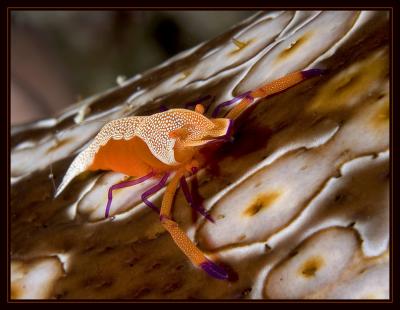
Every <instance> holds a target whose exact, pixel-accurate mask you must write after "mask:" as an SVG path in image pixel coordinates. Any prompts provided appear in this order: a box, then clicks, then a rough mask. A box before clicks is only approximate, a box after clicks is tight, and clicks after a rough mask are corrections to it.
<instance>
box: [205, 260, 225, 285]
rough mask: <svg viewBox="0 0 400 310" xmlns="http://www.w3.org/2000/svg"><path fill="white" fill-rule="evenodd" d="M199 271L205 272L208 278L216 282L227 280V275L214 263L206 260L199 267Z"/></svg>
mask: <svg viewBox="0 0 400 310" xmlns="http://www.w3.org/2000/svg"><path fill="white" fill-rule="evenodd" d="M199 266H200V267H201V269H203V270H204V271H205V272H207V273H208V274H209V275H210V276H212V277H213V278H215V279H218V280H228V279H229V274H228V273H227V272H226V271H225V270H224V269H223V268H222V267H220V266H218V265H217V264H216V263H214V262H212V261H210V260H209V259H206V261H204V262H203V263H201V264H200V265H199Z"/></svg>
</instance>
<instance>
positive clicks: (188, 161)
mask: <svg viewBox="0 0 400 310" xmlns="http://www.w3.org/2000/svg"><path fill="white" fill-rule="evenodd" d="M321 73H322V71H321V70H318V69H311V70H307V71H299V72H294V73H291V74H289V75H287V76H285V77H283V78H281V79H279V80H276V81H275V82H272V83H268V84H266V85H263V86H261V87H260V88H258V89H256V90H254V91H251V92H248V93H246V94H244V95H242V96H239V97H237V98H235V99H234V100H232V101H230V102H226V103H223V104H221V105H219V106H218V107H217V108H216V109H215V111H214V114H217V113H215V112H217V111H218V109H219V108H220V107H221V106H227V105H230V104H231V103H233V102H234V101H235V100H237V99H240V98H242V100H241V102H240V103H239V104H238V105H237V106H236V107H235V108H233V109H232V110H231V111H230V112H229V113H228V114H227V116H226V117H225V118H211V119H209V118H207V117H206V116H204V115H203V113H204V107H203V106H202V105H197V106H196V108H195V111H192V110H188V109H171V110H167V111H165V112H161V113H156V114H153V115H150V116H132V117H126V118H121V119H117V120H114V121H111V122H109V123H107V124H106V125H105V126H104V127H103V128H102V129H101V131H100V132H99V133H98V134H97V136H96V137H95V138H94V140H93V142H92V143H91V144H90V145H89V146H88V147H87V148H86V149H85V150H84V151H83V152H81V153H80V154H79V155H78V156H77V157H76V158H75V159H74V161H73V162H72V164H71V166H70V167H69V169H68V170H67V172H66V174H65V176H64V178H63V181H62V182H61V184H60V186H59V187H58V189H57V192H56V196H58V195H59V194H60V193H61V192H62V191H63V190H64V188H65V187H66V186H67V185H68V184H69V183H70V182H71V181H72V179H73V178H75V177H76V176H77V175H79V174H80V173H82V172H84V171H87V170H110V171H115V172H121V173H124V174H127V175H129V176H134V177H136V178H137V179H136V180H134V181H129V182H124V183H120V184H115V185H113V186H112V187H111V188H110V190H109V201H108V204H107V208H106V217H107V216H108V211H109V208H110V205H111V200H112V190H114V189H116V188H123V187H127V186H132V185H135V184H138V183H140V182H142V181H144V180H146V179H148V178H150V177H155V176H159V175H163V177H162V179H161V181H160V183H159V184H157V185H156V186H154V187H153V188H151V189H149V190H148V191H146V192H145V193H143V195H142V200H143V201H144V202H145V203H146V204H147V205H148V206H150V207H151V208H153V209H154V210H155V211H157V212H159V214H160V220H161V223H162V225H163V226H164V227H165V229H166V230H167V231H168V232H169V233H170V234H171V236H172V238H173V239H174V241H175V243H176V244H177V245H178V246H179V247H180V248H181V250H182V251H183V252H184V253H185V255H186V256H187V257H188V258H189V259H190V260H191V261H192V263H193V264H194V265H196V266H199V267H201V268H202V269H204V270H205V271H206V272H207V273H208V274H210V275H211V276H213V277H215V278H217V279H228V278H229V276H228V274H227V273H226V271H225V270H223V269H222V268H221V267H219V266H218V265H216V264H215V263H213V262H212V261H210V260H209V259H207V258H206V256H205V255H204V254H203V253H202V252H201V251H200V250H199V249H198V248H197V247H196V246H195V245H194V244H193V242H192V241H191V240H190V239H189V238H188V237H187V236H186V234H185V233H184V232H183V231H182V230H181V229H180V228H179V226H178V224H177V223H176V222H175V221H174V220H173V219H172V216H171V214H172V203H173V198H174V195H175V192H176V189H177V187H178V186H179V182H181V187H182V190H183V191H184V193H185V197H186V199H187V200H188V202H189V203H190V204H191V205H192V207H194V208H196V210H198V211H199V212H200V213H202V214H203V215H204V216H206V217H207V216H208V214H207V212H206V211H205V210H204V209H201V208H200V207H199V206H196V205H195V203H194V202H193V199H192V197H191V195H190V193H189V192H188V189H187V184H186V180H185V176H186V175H188V174H191V173H195V172H196V171H197V169H198V168H199V167H202V166H204V165H205V164H206V162H205V158H203V157H202V155H201V153H200V149H201V148H203V147H204V146H205V145H206V144H208V143H210V142H213V141H215V140H218V139H224V138H227V137H228V136H229V135H230V134H231V128H232V122H233V121H234V120H235V119H236V118H237V117H238V116H239V115H240V114H241V113H242V112H243V111H244V110H245V109H247V108H248V106H250V105H251V104H252V103H253V101H254V99H255V98H260V97H265V96H268V95H272V94H274V93H276V92H279V91H283V90H284V89H286V88H288V87H291V86H293V85H295V84H297V83H299V82H301V81H303V80H304V79H306V78H308V77H312V76H315V75H320V74H321ZM214 114H213V116H214ZM171 172H175V175H174V177H173V178H172V179H171V181H170V182H169V184H168V186H167V189H166V191H165V194H164V198H163V202H162V206H161V210H160V211H159V210H158V208H157V207H155V206H154V205H153V204H152V203H151V202H149V201H148V200H147V199H146V197H148V196H150V195H151V194H153V193H154V192H156V191H158V190H159V189H160V188H162V187H163V186H164V185H165V184H166V181H167V179H168V177H169V175H170V173H171ZM207 218H208V219H210V220H212V219H211V218H210V217H207Z"/></svg>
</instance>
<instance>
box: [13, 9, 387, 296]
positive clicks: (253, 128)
mask: <svg viewBox="0 0 400 310" xmlns="http://www.w3.org/2000/svg"><path fill="white" fill-rule="evenodd" d="M389 41H390V37H389V15H388V12H385V11H379V12H373V11H369V12H356V11H354V12H350V11H337V12H335V11H325V12H317V11H307V12H294V11H289V12H270V13H259V14H257V15H255V16H253V17H251V18H250V19H248V20H245V21H243V22H242V23H241V24H240V25H238V26H236V27H234V28H232V29H229V30H228V31H227V32H226V33H225V34H223V35H221V36H219V37H217V38H215V39H213V40H211V41H209V42H205V43H203V44H201V45H199V46H196V47H194V48H192V49H191V50H188V51H185V52H183V53H181V54H179V55H177V56H175V57H174V58H172V59H170V60H169V61H167V62H165V63H163V64H161V65H160V66H159V67H157V68H154V69H152V70H150V71H148V72H145V73H144V74H143V75H138V76H135V77H133V78H132V79H130V80H127V81H126V82H125V83H124V84H122V85H120V86H118V87H115V88H114V89H111V90H109V91H106V92H105V93H103V94H100V95H98V96H94V97H91V98H88V99H86V100H84V101H82V102H80V103H78V104H77V105H75V106H73V107H71V108H70V109H68V110H67V111H64V112H63V113H61V114H60V115H59V117H57V118H54V119H46V120H42V121H39V122H37V123H34V124H30V125H27V126H21V127H15V128H12V141H11V143H12V150H11V185H12V186H11V209H10V220H11V223H10V224H11V244H10V246H11V249H10V250H11V257H10V259H11V298H62V299H65V298H67V299H70V298H73V299H80V298H91V299H92V298H96V299H97V298H102V299H109V298H110V299H118V298H132V299H133V298H144V299H152V298H163V299H170V298H180V299H199V298H221V299H227V298H228V299H229V298H230V299H240V298H249V299H259V298H272V299H280V298H335V299H336V298H345V299H359V298H378V299H380V298H389V292H390V286H389V262H390V251H389V248H390V244H389V235H390V229H389V228H390V226H389V223H390V222H389V185H390V172H389V156H390V153H389V118H390V116H389V115H390V113H389V102H390V97H389ZM309 68H321V69H328V70H329V73H328V74H326V75H324V76H323V77H316V78H313V79H310V80H307V81H305V82H303V83H301V84H299V85H297V86H295V87H293V88H291V89H289V90H287V91H285V92H282V93H280V94H277V95H275V96H273V97H271V98H267V99H262V100H259V104H258V105H257V107H256V108H255V109H254V110H253V111H252V112H251V113H249V114H248V115H247V118H246V119H244V118H243V119H242V120H241V121H242V123H241V127H240V128H239V130H238V132H237V135H236V136H235V139H234V140H233V141H231V142H228V143H227V144H226V145H224V146H223V147H222V148H221V149H220V150H219V151H218V152H217V153H216V154H215V156H213V159H212V162H210V164H209V165H208V166H207V167H206V168H205V169H202V170H200V171H199V175H198V177H199V193H200V195H201V196H203V197H204V199H205V200H204V207H205V208H206V209H207V210H208V211H209V212H210V215H211V216H212V218H213V219H215V224H214V223H212V222H210V221H207V220H205V219H204V218H203V217H196V216H194V215H193V214H192V210H191V208H190V207H189V206H188V205H187V203H186V202H185V198H184V194H183V193H182V191H181V190H179V191H178V193H177V196H176V199H175V210H174V217H175V219H176V220H177V222H178V223H179V224H180V225H181V227H183V229H184V230H185V231H186V232H187V234H188V235H189V237H190V238H192V239H194V240H196V242H197V244H198V245H199V247H200V248H201V249H202V250H204V251H205V252H206V253H207V254H208V255H209V257H210V258H212V259H213V260H215V261H218V262H219V263H220V264H221V265H222V266H224V268H226V269H227V270H230V271H231V273H232V274H235V275H236V276H235V277H234V278H233V279H232V281H231V282H226V281H218V280H215V279H213V278H211V277H209V276H208V275H207V274H206V273H205V272H203V271H201V270H200V269H197V268H195V267H193V265H192V264H191V263H190V261H189V260H188V259H187V258H186V257H185V256H184V255H183V254H182V252H181V251H180V250H179V249H178V248H177V247H176V246H175V244H174V243H173V241H172V240H171V238H170V236H169V235H168V233H167V232H166V231H165V230H164V229H163V228H162V226H161V225H160V223H159V219H158V216H157V215H156V214H155V213H154V212H152V211H151V210H150V209H149V208H147V207H146V206H145V205H144V204H142V203H141V202H140V194H141V193H142V192H144V191H145V190H146V189H148V188H150V187H151V186H153V185H155V184H156V183H157V180H153V179H150V180H148V181H146V182H143V183H142V184H139V185H137V186H135V187H133V188H129V189H125V190H116V191H114V200H113V209H112V212H111V213H112V215H113V217H112V218H109V219H104V208H105V206H106V204H107V191H108V188H109V187H110V186H111V185H112V184H114V183H117V182H120V181H123V180H126V179H127V176H125V175H123V174H118V173H84V174H81V175H80V176H78V177H77V178H75V179H74V180H73V182H71V183H70V184H69V185H68V187H67V188H66V189H65V191H64V192H62V193H61V195H60V196H58V197H57V198H54V184H53V178H52V177H51V176H52V175H54V183H55V184H56V185H58V184H60V183H61V180H62V178H63V176H64V174H65V173H66V170H67V168H68V166H69V165H70V164H71V161H72V159H73V158H74V157H75V156H76V155H77V154H78V153H79V152H80V151H82V150H83V148H84V147H86V146H87V145H89V144H90V143H91V141H92V140H93V138H94V136H95V135H96V134H97V133H98V132H99V130H100V128H101V127H102V126H103V125H104V124H105V123H106V122H109V121H111V120H115V119H118V118H122V117H129V116H143V115H150V114H152V113H156V112H158V109H159V107H160V105H164V106H167V107H169V108H182V107H184V106H185V103H187V102H190V101H193V100H196V99H197V98H200V97H202V96H205V95H208V94H210V95H211V98H212V96H215V100H210V102H209V104H210V107H209V109H208V110H207V112H206V114H208V115H210V114H211V111H212V109H213V108H214V107H215V106H216V105H217V104H218V103H220V102H223V101H226V100H229V99H231V98H232V97H233V96H236V95H238V94H241V93H244V92H246V91H249V90H252V89H255V88H256V87H259V86H260V85H262V84H263V83H265V82H268V81H272V80H274V79H276V78H279V77H281V76H283V75H285V74H287V73H289V72H292V71H296V70H303V69H309ZM207 104H208V103H206V104H205V106H207ZM227 110H228V107H224V108H223V109H221V111H220V115H222V114H223V113H224V111H227ZM162 194H163V192H162V191H161V192H160V193H158V194H157V195H155V196H153V197H151V198H150V199H151V200H152V201H153V202H154V203H155V204H158V205H159V204H160V198H161V196H162Z"/></svg>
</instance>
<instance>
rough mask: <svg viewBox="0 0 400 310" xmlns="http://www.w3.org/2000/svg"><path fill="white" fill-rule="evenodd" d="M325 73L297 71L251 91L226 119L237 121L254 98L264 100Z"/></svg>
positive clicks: (320, 71) (315, 70)
mask: <svg viewBox="0 0 400 310" xmlns="http://www.w3.org/2000/svg"><path fill="white" fill-rule="evenodd" d="M324 73H325V70H321V69H310V70H305V71H297V72H293V73H289V74H288V75H285V76H284V77H281V78H279V79H277V80H275V81H273V82H271V83H267V84H265V85H263V86H261V87H259V88H257V89H256V90H253V91H251V92H250V93H246V94H247V95H246V96H245V98H244V99H243V100H242V101H241V102H240V103H239V104H238V105H237V106H236V107H234V108H233V109H232V110H231V111H229V113H228V114H227V115H226V118H230V119H236V118H237V117H238V116H239V115H240V114H241V113H242V112H243V110H245V109H246V108H247V107H248V106H249V105H250V104H251V103H252V102H253V101H254V98H264V97H267V96H270V95H273V94H276V93H279V92H281V91H284V90H286V89H288V88H289V87H292V86H294V85H296V84H298V83H300V82H302V81H304V80H305V79H308V78H311V77H314V76H319V75H322V74H324Z"/></svg>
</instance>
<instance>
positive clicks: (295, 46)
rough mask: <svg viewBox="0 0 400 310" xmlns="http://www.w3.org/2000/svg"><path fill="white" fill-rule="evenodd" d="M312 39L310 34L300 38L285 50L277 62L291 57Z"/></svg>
mask: <svg viewBox="0 0 400 310" xmlns="http://www.w3.org/2000/svg"><path fill="white" fill-rule="evenodd" d="M310 37H311V33H310V32H308V33H306V34H304V35H303V36H302V37H300V38H298V39H297V40H296V41H294V42H292V43H291V44H290V45H289V46H288V47H287V48H286V49H284V50H283V51H282V52H281V53H280V54H279V55H278V57H277V60H278V61H279V60H282V59H285V58H288V57H290V56H291V55H293V54H294V53H295V52H297V51H298V50H299V49H300V47H302V46H303V45H304V43H306V42H307V41H308V40H309V39H310Z"/></svg>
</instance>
